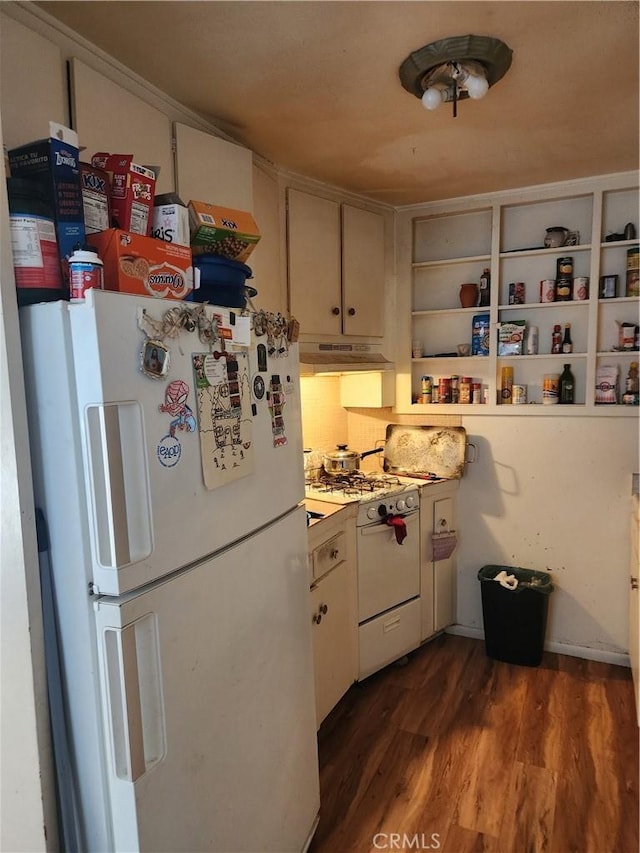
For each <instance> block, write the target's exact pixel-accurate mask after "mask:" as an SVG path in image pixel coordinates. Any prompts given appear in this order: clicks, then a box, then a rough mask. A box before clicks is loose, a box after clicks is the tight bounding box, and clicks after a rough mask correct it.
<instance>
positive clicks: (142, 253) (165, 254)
mask: <svg viewBox="0 0 640 853" xmlns="http://www.w3.org/2000/svg"><path fill="white" fill-rule="evenodd" d="M87 243H89V244H90V245H91V246H94V247H95V248H96V249H97V250H98V254H99V256H100V257H101V258H102V261H103V263H104V289H105V290H118V291H120V292H121V293H135V294H138V295H141V296H155V297H157V298H167V299H184V298H185V297H186V296H188V294H189V293H190V292H191V291H192V289H193V266H192V263H191V250H190V249H189V248H188V246H178V245H176V244H175V243H165V242H164V241H163V240H154V238H153V237H144V236H142V235H141V234H132V233H131V232H129V231H122V230H120V229H118V228H109V229H108V230H107V231H100V232H99V233H98V234H88V235H87Z"/></svg>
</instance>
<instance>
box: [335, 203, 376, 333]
mask: <svg viewBox="0 0 640 853" xmlns="http://www.w3.org/2000/svg"><path fill="white" fill-rule="evenodd" d="M342 293H343V311H344V313H343V318H342V326H343V331H344V333H345V334H346V335H368V336H373V337H382V336H383V335H384V299H385V294H384V219H383V218H382V216H380V214H378V213H373V212H372V211H370V210H362V209H360V208H358V207H352V206H351V205H349V204H343V205H342Z"/></svg>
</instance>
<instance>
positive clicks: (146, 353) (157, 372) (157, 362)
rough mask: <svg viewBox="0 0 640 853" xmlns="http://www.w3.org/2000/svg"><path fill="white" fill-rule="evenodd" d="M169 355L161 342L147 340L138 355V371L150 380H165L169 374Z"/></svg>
mask: <svg viewBox="0 0 640 853" xmlns="http://www.w3.org/2000/svg"><path fill="white" fill-rule="evenodd" d="M170 362H171V353H170V352H169V350H168V349H167V347H166V346H165V345H164V344H163V343H162V341H157V340H153V339H152V338H147V340H146V341H145V342H144V344H143V346H142V352H141V354H140V370H141V371H142V372H143V373H144V374H145V376H150V377H151V378H152V379H165V378H166V376H167V375H168V373H169V364H170Z"/></svg>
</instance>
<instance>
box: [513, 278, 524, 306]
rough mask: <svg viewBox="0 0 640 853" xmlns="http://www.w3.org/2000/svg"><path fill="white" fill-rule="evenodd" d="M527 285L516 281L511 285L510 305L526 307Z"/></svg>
mask: <svg viewBox="0 0 640 853" xmlns="http://www.w3.org/2000/svg"><path fill="white" fill-rule="evenodd" d="M524 294H525V284H524V282H523V281H514V282H511V284H510V285H509V305H524Z"/></svg>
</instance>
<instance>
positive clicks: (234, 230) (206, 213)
mask: <svg viewBox="0 0 640 853" xmlns="http://www.w3.org/2000/svg"><path fill="white" fill-rule="evenodd" d="M189 227H190V229H191V249H192V251H193V253H194V255H195V254H206V253H209V254H214V255H221V256H222V257H223V258H229V259H230V260H233V261H239V262H240V263H243V264H244V263H246V261H247V258H248V257H249V255H250V254H251V252H253V250H254V249H255V247H256V245H257V243H258V240H259V239H260V232H259V231H258V226H257V225H256V223H255V220H254V218H253V216H252V215H251V214H250V213H248V212H247V211H245V210H233V209H231V208H229V207H217V206H216V205H214V204H208V203H207V202H204V201H190V202H189Z"/></svg>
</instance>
